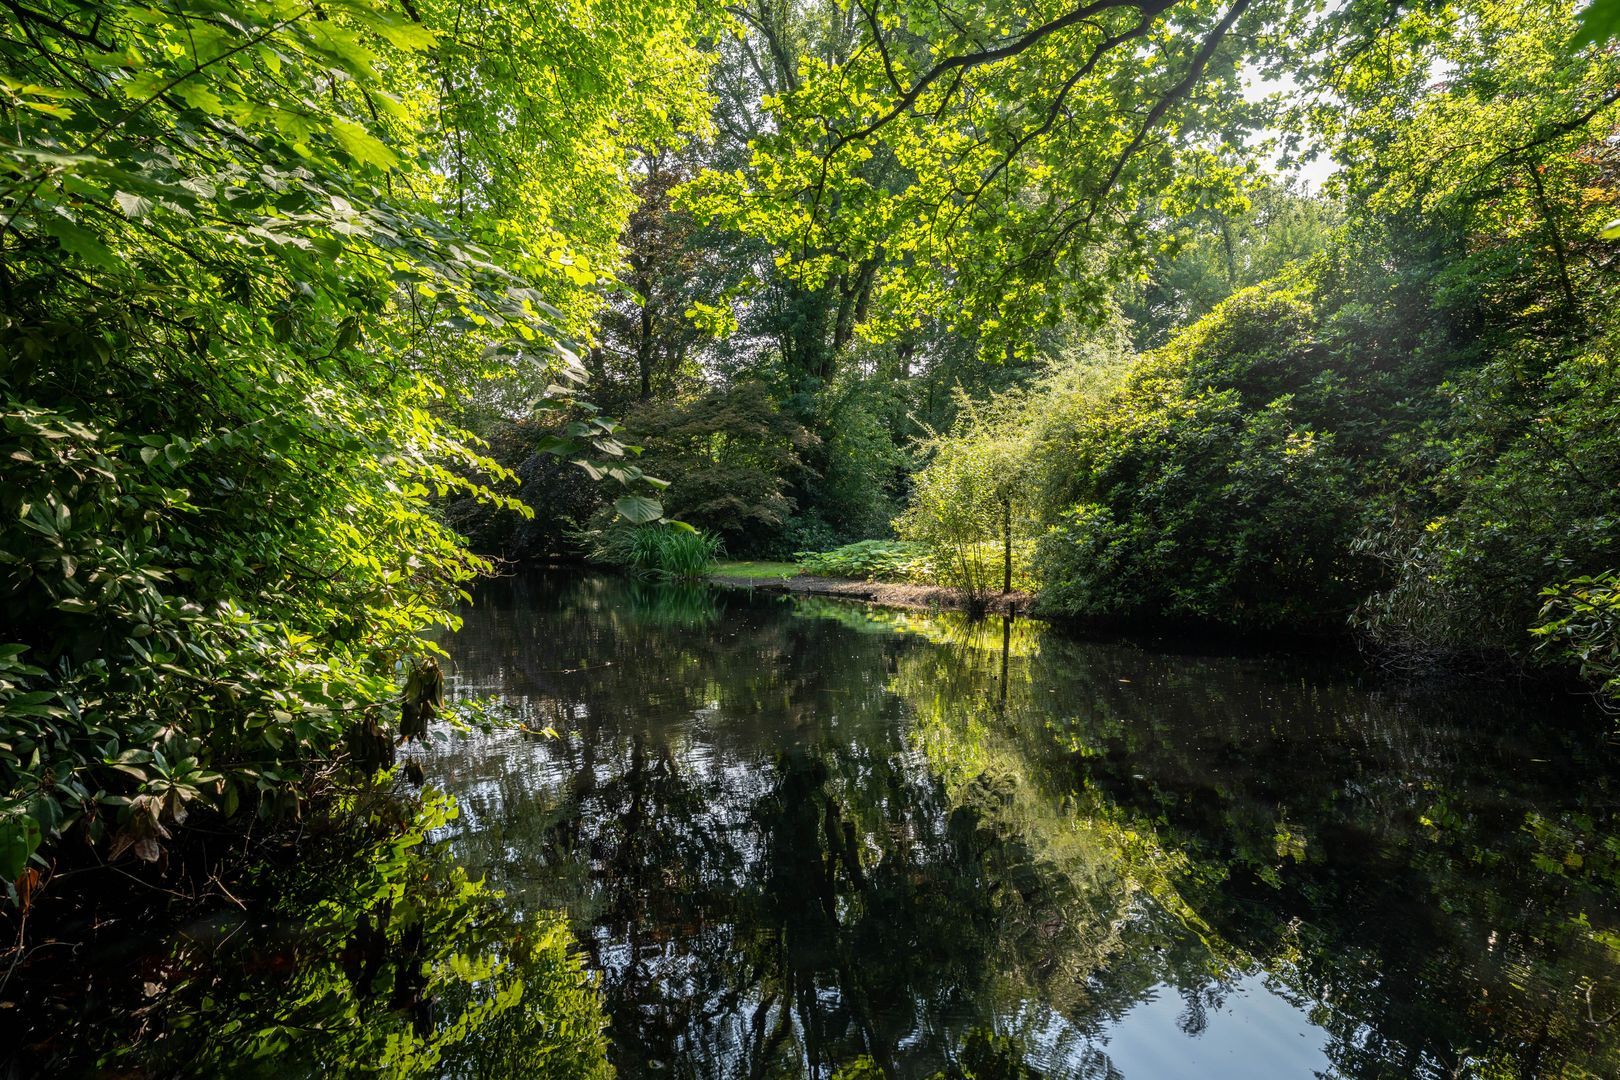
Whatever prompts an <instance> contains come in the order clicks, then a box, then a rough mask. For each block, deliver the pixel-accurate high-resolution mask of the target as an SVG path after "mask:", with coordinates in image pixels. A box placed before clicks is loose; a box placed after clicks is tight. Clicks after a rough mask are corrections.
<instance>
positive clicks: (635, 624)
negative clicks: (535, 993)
mask: <svg viewBox="0 0 1620 1080" xmlns="http://www.w3.org/2000/svg"><path fill="white" fill-rule="evenodd" d="M704 595H705V596H706V597H707V598H708V606H705V604H703V603H700V602H697V601H694V600H693V599H692V598H690V597H686V598H678V599H663V598H661V595H660V593H659V591H658V590H657V589H655V588H649V587H641V588H640V589H639V590H636V591H633V592H626V591H625V589H624V587H623V585H622V583H615V582H610V581H603V580H600V579H585V580H582V581H576V582H573V583H568V584H566V585H565V584H562V583H560V582H559V581H558V580H557V579H555V578H551V579H540V580H538V581H518V582H514V583H511V584H510V585H508V586H507V588H506V591H505V592H504V593H497V594H495V595H492V596H489V597H486V598H485V604H484V607H483V609H482V610H481V611H480V612H479V613H478V614H477V616H476V618H475V619H473V620H471V621H470V622H469V626H468V630H467V631H466V632H465V633H464V634H463V635H462V636H461V637H459V638H458V639H457V640H456V642H455V646H456V647H455V650H454V651H455V653H456V655H457V657H458V660H459V661H460V673H461V677H462V685H463V687H464V688H465V690H466V692H468V693H477V692H484V690H485V689H498V690H500V691H501V692H504V693H505V694H506V695H507V696H508V698H509V704H510V705H511V706H512V708H513V709H514V711H516V712H518V713H519V714H520V715H524V716H527V717H529V718H530V721H531V726H536V727H538V726H544V725H545V724H547V723H549V724H552V725H553V726H555V727H556V728H557V729H558V730H559V731H560V732H562V734H563V737H562V738H561V739H560V740H558V741H546V740H540V739H535V738H532V737H519V736H511V735H506V736H498V737H481V738H474V739H473V740H471V741H470V742H468V743H466V744H459V745H455V746H452V747H451V748H449V749H448V750H447V751H442V752H440V753H439V755H438V761H437V763H436V765H435V771H436V773H437V774H438V775H441V776H443V777H445V778H446V779H447V782H448V783H449V784H450V786H451V787H452V789H453V790H455V791H456V792H457V793H458V795H459V797H460V798H461V799H462V802H463V804H464V806H465V807H466V808H467V811H468V813H467V827H466V829H465V830H464V831H463V833H462V834H461V835H460V839H459V844H460V847H461V849H462V851H463V853H464V854H465V856H466V857H467V858H468V859H469V860H470V861H471V862H472V863H473V865H474V867H475V869H476V868H477V867H480V866H481V867H482V868H483V869H484V870H485V871H487V872H488V873H489V874H490V875H491V876H492V878H493V879H494V880H495V882H496V883H497V884H498V885H499V886H500V887H502V888H505V889H507V890H508V891H509V893H510V894H511V896H512V901H513V902H514V903H516V904H521V905H524V906H525V907H527V908H532V909H535V910H538V909H541V908H544V907H547V906H552V905H555V904H556V903H558V902H563V903H565V904H566V905H567V906H568V908H569V910H570V911H571V913H572V915H573V917H574V919H575V923H576V926H577V927H578V928H579V934H580V937H581V939H582V940H583V941H584V942H585V944H586V947H587V949H588V950H589V953H590V958H591V961H592V966H593V967H595V968H596V969H597V970H599V971H600V972H601V973H602V976H603V990H604V993H605V996H606V1000H607V1004H608V1010H609V1012H610V1014H611V1015H612V1016H613V1018H614V1026H613V1031H614V1036H615V1040H616V1049H615V1056H616V1058H617V1059H618V1061H619V1062H620V1064H621V1065H622V1066H624V1067H625V1071H626V1073H627V1074H628V1075H641V1074H643V1073H646V1074H648V1075H671V1076H694V1077H695V1076H761V1077H766V1076H770V1077H775V1076H783V1077H787V1076H801V1075H804V1074H805V1073H806V1072H807V1071H808V1072H810V1073H813V1074H819V1075H830V1074H831V1073H833V1072H834V1071H836V1070H837V1069H838V1068H839V1067H846V1066H849V1065H850V1063H851V1062H855V1061H858V1060H862V1059H869V1060H870V1062H871V1066H872V1068H874V1069H877V1070H878V1071H879V1073H881V1074H887V1075H898V1076H907V1077H927V1076H931V1075H933V1074H934V1073H935V1072H936V1071H939V1070H942V1069H949V1068H951V1067H953V1062H954V1063H955V1065H957V1066H963V1067H966V1065H967V1064H968V1063H969V1058H970V1057H971V1054H972V1053H974V1052H975V1051H974V1050H973V1047H975V1046H981V1047H982V1046H988V1045H990V1044H989V1043H986V1042H985V1041H984V1040H985V1039H987V1038H989V1035H988V1034H987V1033H988V1032H991V1031H993V1032H995V1033H997V1037H998V1038H1003V1039H1010V1040H1011V1044H1012V1045H1013V1046H1015V1047H1018V1048H1020V1050H1019V1053H1018V1054H1015V1055H1014V1057H1019V1056H1021V1057H1022V1058H1024V1059H1025V1060H1026V1061H1027V1062H1028V1063H1030V1064H1032V1065H1035V1066H1038V1067H1039V1068H1040V1069H1041V1070H1043V1071H1044V1072H1046V1073H1048V1074H1049V1075H1053V1076H1085V1077H1092V1076H1096V1077H1104V1076H1108V1075H1111V1072H1112V1071H1113V1069H1114V1066H1113V1064H1112V1063H1111V1061H1110V1060H1109V1056H1108V1044H1107V1039H1108V1037H1109V1034H1110V1031H1111V1028H1112V1025H1114V1024H1115V1023H1117V1022H1118V1021H1119V1020H1120V1019H1121V1018H1122V1017H1124V1016H1125V1015H1126V1014H1127V1013H1129V1012H1131V1011H1132V1010H1133V1009H1134V1008H1136V1007H1137V1006H1138V1005H1139V1004H1140V1003H1141V1002H1143V1001H1145V1000H1147V999H1148V998H1149V997H1151V996H1153V995H1154V994H1159V995H1162V994H1164V993H1165V992H1167V991H1168V992H1174V993H1178V994H1180V996H1181V1000H1182V1009H1181V1015H1180V1018H1179V1021H1178V1022H1179V1024H1180V1026H1181V1028H1182V1030H1183V1031H1185V1032H1187V1033H1189V1034H1192V1033H1196V1032H1199V1031H1200V1030H1202V1029H1203V1027H1204V1026H1205V1025H1206V1024H1210V1023H1219V1021H1218V1020H1212V1019H1211V1018H1212V1017H1213V1016H1214V1014H1215V1013H1217V1012H1218V1011H1219V1010H1220V1009H1221V1008H1222V1007H1223V1004H1224V1001H1225V997H1226V995H1228V994H1230V993H1232V992H1233V989H1234V987H1236V986H1238V985H1239V983H1240V982H1241V981H1242V980H1246V979H1247V980H1255V979H1260V980H1263V981H1264V984H1265V985H1266V986H1268V987H1270V988H1271V989H1272V991H1273V992H1275V993H1276V994H1278V995H1280V996H1281V997H1282V998H1283V999H1285V1000H1287V1001H1292V1002H1294V1003H1296V1004H1297V1005H1298V1006H1299V1007H1300V1008H1301V1009H1303V1010H1307V1011H1308V1012H1309V1015H1310V1018H1311V1021H1312V1022H1313V1023H1314V1024H1316V1025H1317V1026H1319V1027H1320V1028H1321V1029H1323V1031H1324V1032H1325V1035H1324V1036H1323V1038H1324V1039H1325V1040H1326V1041H1327V1043H1328V1046H1327V1053H1328V1054H1329V1056H1330V1058H1331V1060H1332V1062H1333V1065H1334V1067H1335V1070H1336V1071H1337V1072H1338V1073H1339V1074H1341V1075H1346V1076H1382V1075H1407V1074H1416V1075H1449V1074H1452V1073H1456V1074H1459V1075H1469V1074H1470V1070H1475V1069H1477V1068H1483V1066H1482V1065H1479V1064H1478V1063H1481V1062H1486V1061H1495V1062H1497V1063H1498V1065H1500V1066H1501V1068H1503V1069H1505V1070H1507V1072H1508V1073H1509V1074H1515V1073H1536V1072H1538V1071H1539V1072H1553V1073H1557V1072H1558V1071H1559V1069H1560V1068H1563V1067H1564V1065H1565V1064H1566V1063H1571V1062H1573V1063H1579V1065H1581V1066H1584V1067H1586V1068H1591V1069H1594V1070H1596V1071H1598V1072H1600V1073H1601V1072H1612V1071H1613V1070H1611V1069H1610V1066H1611V1065H1612V1064H1613V1061H1612V1050H1611V1049H1610V1046H1611V1043H1612V1041H1613V1035H1612V1033H1611V1032H1609V1031H1608V1030H1607V1029H1602V1028H1595V1027H1593V1026H1592V1025H1590V1024H1588V1023H1587V1022H1586V1021H1585V1019H1584V1015H1585V1013H1584V1007H1582V1008H1581V1009H1577V1007H1576V1005H1577V1002H1576V1000H1575V994H1576V991H1577V990H1578V989H1579V987H1578V985H1577V982H1576V980H1577V979H1578V978H1579V977H1581V976H1583V975H1588V976H1591V977H1593V978H1594V979H1596V980H1597V981H1598V983H1599V986H1598V990H1597V992H1596V996H1595V1001H1596V1002H1597V1004H1598V1006H1599V1009H1600V1011H1599V1015H1600V1016H1601V1015H1602V1013H1603V1012H1606V1011H1612V1005H1610V1006H1608V1007H1607V1008H1604V1007H1603V1006H1604V1005H1605V1003H1606V1002H1608V1001H1609V1000H1610V999H1612V997H1613V992H1612V990H1610V989H1609V986H1610V985H1611V984H1610V983H1609V982H1608V981H1607V980H1609V978H1610V976H1611V975H1612V972H1613V968H1612V965H1611V964H1610V962H1609V960H1608V959H1607V957H1606V956H1605V955H1603V953H1602V951H1601V950H1600V949H1599V948H1598V947H1597V946H1596V945H1594V944H1593V943H1592V942H1591V939H1590V938H1589V936H1588V935H1587V934H1586V932H1585V931H1584V930H1582V929H1580V928H1579V927H1578V926H1576V925H1575V924H1574V923H1573V922H1572V921H1571V918H1572V917H1573V916H1575V915H1578V914H1580V913H1582V912H1586V913H1587V914H1588V916H1589V917H1590V919H1591V920H1592V922H1593V923H1594V925H1595V926H1598V927H1599V928H1602V927H1612V926H1613V925H1614V923H1615V920H1614V918H1613V911H1614V907H1613V904H1612V902H1611V900H1610V893H1609V890H1608V888H1607V886H1606V885H1603V883H1602V882H1601V881H1600V880H1598V879H1599V877H1600V875H1601V874H1602V873H1606V872H1609V871H1608V870H1606V869H1603V865H1604V864H1601V863H1600V861H1599V860H1598V859H1597V857H1596V854H1595V852H1596V851H1597V850H1598V849H1600V848H1601V845H1599V844H1597V843H1596V842H1595V841H1596V838H1598V837H1600V836H1601V835H1608V831H1607V826H1608V821H1607V817H1606V815H1607V813H1608V812H1607V811H1605V810H1604V809H1603V808H1602V807H1600V806H1598V805H1595V804H1593V803H1594V800H1593V799H1591V798H1589V799H1588V800H1587V803H1586V804H1583V803H1582V801H1581V800H1580V799H1579V798H1578V797H1577V795H1576V794H1575V793H1576V792H1577V791H1583V790H1584V791H1587V792H1597V793H1599V796H1601V793H1603V792H1605V791H1606V790H1607V786H1606V783H1607V782H1606V781H1605V780H1604V779H1603V777H1602V775H1601V767H1602V762H1601V761H1600V760H1598V759H1597V758H1595V757H1594V755H1593V754H1592V753H1591V752H1590V751H1589V750H1588V749H1585V748H1583V747H1582V746H1581V745H1579V744H1578V740H1576V738H1575V737H1574V736H1573V735H1566V734H1560V733H1551V734H1533V733H1529V732H1526V731H1522V730H1517V729H1516V728H1515V726H1514V725H1515V721H1517V720H1519V718H1520V717H1522V711H1521V712H1519V713H1514V712H1513V710H1511V709H1498V710H1496V712H1495V713H1492V711H1491V710H1490V709H1485V708H1481V707H1478V703H1475V702H1450V703H1447V702H1421V703H1412V702H1409V701H1395V700H1390V699H1386V698H1383V697H1380V696H1378V695H1376V694H1369V693H1367V692H1365V691H1363V690H1359V689H1357V688H1355V687H1353V686H1349V685H1345V684H1343V683H1341V682H1335V681H1333V680H1332V679H1330V678H1325V677H1323V676H1322V675H1321V674H1320V673H1317V672H1311V671H1305V670H1302V671H1289V672H1282V673H1279V672H1278V671H1277V670H1276V668H1277V666H1278V664H1277V661H1275V660H1274V659H1272V660H1268V661H1265V662H1263V663H1262V662H1259V661H1244V660H1233V659H1209V660H1199V659H1196V658H1189V657H1185V656H1167V655H1159V654H1155V653H1152V652H1149V651H1145V650H1139V649H1131V648H1122V647H1118V646H1095V645H1087V644H1083V643H1077V642H1072V641H1063V640H1061V639H1058V638H1055V637H1051V636H1048V635H1045V634H1044V633H1043V632H1041V631H1040V630H1038V629H1037V628H1036V627H1035V626H1034V624H1029V623H1014V624H1011V625H1007V624H1003V623H1001V622H999V621H990V622H987V623H978V624H969V623H965V622H961V621H958V620H952V619H939V618H929V617H926V616H916V615H900V614H897V613H871V612H867V611H865V610H863V609H860V608H855V607H851V606H849V605H834V604H828V603H811V604H799V605H797V606H795V605H790V604H789V603H788V602H786V601H773V600H767V599H750V598H746V597H739V596H735V595H728V594H717V593H707V594H704ZM795 614H797V616H798V617H795ZM1004 645H1005V648H1003V646H1004ZM1493 715H1494V716H1499V717H1500V718H1501V719H1500V720H1497V719H1493V718H1492V717H1493ZM537 721H543V722H537ZM1519 727H1521V728H1522V727H1523V725H1522V721H1521V722H1520V723H1519ZM1535 758H1543V759H1546V760H1547V761H1549V762H1558V763H1561V764H1560V765H1558V766H1556V768H1559V769H1562V770H1564V771H1563V772H1557V773H1553V772H1544V773H1542V774H1539V775H1538V774H1537V773H1536V772H1535V768H1536V767H1535V766H1534V765H1531V766H1530V767H1529V768H1527V767H1526V765H1527V762H1530V761H1531V759H1535ZM1545 768H1547V769H1549V770H1550V769H1553V768H1555V766H1551V765H1548V766H1545ZM1571 769H1573V770H1576V772H1578V773H1579V775H1570V774H1569V771H1568V770H1571ZM1531 813H1534V814H1535V815H1537V816H1536V817H1534V818H1533V819H1532V820H1534V821H1536V822H1539V823H1540V824H1538V826H1537V829H1536V831H1527V830H1526V829H1525V828H1524V825H1525V822H1526V817H1527V814H1531ZM1582 815H1585V818H1583V817H1582ZM1588 818H1589V819H1590V820H1586V819H1588ZM1425 822H1427V824H1426V823H1425ZM1583 845H1584V847H1583ZM1576 849H1581V850H1584V851H1585V852H1586V855H1585V857H1586V860H1587V861H1586V862H1585V863H1584V864H1583V865H1584V867H1585V869H1584V870H1583V871H1581V872H1579V873H1577V872H1575V871H1573V870H1570V869H1569V867H1568V865H1567V857H1568V856H1569V855H1570V852H1571V851H1575V850H1576ZM1538 859H1539V862H1538V861H1537V860H1538ZM1548 864H1550V865H1551V866H1552V867H1553V870H1549V869H1548V868H1547V865H1548ZM1599 886H1602V887H1599ZM975 1040H977V1041H975ZM997 1045H1000V1044H999V1043H998V1044H997ZM1003 1057H1005V1055H1003ZM1010 1060H1012V1059H1011V1058H1007V1059H1006V1060H1005V1061H1003V1065H1005V1064H1006V1061H1010ZM996 1068H1002V1066H996ZM1570 1068H1571V1069H1573V1068H1575V1066H1574V1065H1571V1066H1570ZM1003 1072H1005V1069H1003ZM983 1074H984V1072H983V1070H981V1075H983ZM990 1074H994V1075H1000V1074H997V1073H995V1071H994V1069H991V1070H990ZM1006 1075H1012V1073H1010V1072H1008V1073H1006Z"/></svg>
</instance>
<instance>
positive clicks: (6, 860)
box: [0, 813, 43, 882]
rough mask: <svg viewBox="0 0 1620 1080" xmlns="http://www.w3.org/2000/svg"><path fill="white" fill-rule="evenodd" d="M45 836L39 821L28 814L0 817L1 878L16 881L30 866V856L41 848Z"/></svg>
mask: <svg viewBox="0 0 1620 1080" xmlns="http://www.w3.org/2000/svg"><path fill="white" fill-rule="evenodd" d="M42 836H43V833H42V831H41V830H40V827H39V822H37V821H35V820H34V819H33V818H32V817H30V816H28V815H27V814H17V813H13V814H8V815H6V816H5V817H4V818H0V879H4V880H5V881H8V882H10V881H16V880H17V878H18V877H20V876H21V875H22V872H23V871H24V870H25V869H27V868H28V857H29V856H30V855H32V854H33V853H34V852H35V851H37V850H39V842H40V839H41V837H42Z"/></svg>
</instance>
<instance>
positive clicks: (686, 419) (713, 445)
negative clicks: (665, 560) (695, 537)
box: [625, 382, 814, 542]
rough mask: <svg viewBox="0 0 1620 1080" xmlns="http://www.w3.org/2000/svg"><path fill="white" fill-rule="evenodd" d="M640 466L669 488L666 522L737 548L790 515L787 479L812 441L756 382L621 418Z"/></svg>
mask: <svg viewBox="0 0 1620 1080" xmlns="http://www.w3.org/2000/svg"><path fill="white" fill-rule="evenodd" d="M625 430H626V431H627V433H628V436H629V440H630V441H631V442H634V443H636V444H638V445H640V446H641V447H642V448H643V451H642V455H641V459H640V461H641V465H642V467H643V468H645V469H646V470H647V472H649V473H651V474H652V475H654V476H657V477H660V478H661V479H663V480H666V481H668V482H669V486H668V487H667V488H665V489H664V492H663V503H664V506H665V508H666V509H667V511H668V513H669V515H670V516H671V517H674V518H679V519H680V520H682V521H689V522H691V523H692V524H693V525H696V526H698V527H700V528H704V529H708V530H710V531H711V532H714V533H717V534H720V535H722V536H724V537H726V538H728V540H732V541H739V542H743V541H746V540H747V538H749V537H751V536H754V535H756V534H759V533H762V532H769V531H771V530H773V529H776V528H778V527H780V526H781V524H782V522H783V521H784V520H785V519H786V517H787V516H788V514H789V513H791V511H792V510H793V505H794V504H793V500H792V499H791V498H790V497H789V496H788V494H787V491H788V485H789V474H790V473H791V472H793V471H794V470H795V469H797V468H798V466H799V454H800V452H801V451H802V450H803V449H804V448H805V447H807V446H809V445H810V444H811V443H812V442H813V441H814V436H812V435H811V434H810V433H809V432H808V431H806V430H805V429H804V427H803V426H802V425H801V424H799V423H798V422H797V421H796V420H794V419H793V418H792V417H791V416H789V415H787V414H786V413H785V412H783V411H782V409H781V408H780V407H778V405H777V404H776V402H774V401H773V400H772V399H771V396H770V394H769V393H768V391H767V390H766V388H765V387H764V385H762V384H761V383H758V382H743V383H738V384H737V385H734V386H727V387H717V388H714V389H711V390H709V391H706V392H705V393H703V394H700V395H698V396H696V397H693V398H688V399H685V400H681V401H675V402H667V403H666V402H655V403H652V404H648V405H646V406H644V407H642V408H641V409H639V410H637V411H636V412H635V413H632V414H631V415H630V416H627V417H626V418H625Z"/></svg>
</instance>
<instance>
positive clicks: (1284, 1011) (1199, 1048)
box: [1040, 975, 1329, 1080]
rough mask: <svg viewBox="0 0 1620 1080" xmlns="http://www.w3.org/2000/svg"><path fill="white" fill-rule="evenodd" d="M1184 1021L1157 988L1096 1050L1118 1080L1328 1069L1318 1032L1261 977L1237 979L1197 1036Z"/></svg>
mask: <svg viewBox="0 0 1620 1080" xmlns="http://www.w3.org/2000/svg"><path fill="white" fill-rule="evenodd" d="M1186 1020H1187V1003H1186V1002H1185V1001H1183V1000H1182V998H1181V997H1180V995H1178V994H1177V993H1176V991H1175V989H1174V988H1173V987H1168V986H1159V987H1156V988H1154V990H1153V991H1152V993H1151V994H1150V995H1149V996H1148V997H1147V998H1145V999H1144V1000H1143V1001H1142V1002H1141V1003H1140V1004H1138V1005H1137V1006H1136V1007H1135V1008H1133V1009H1131V1011H1130V1012H1128V1013H1126V1014H1125V1016H1124V1017H1123V1018H1121V1019H1120V1020H1119V1021H1118V1022H1117V1023H1115V1024H1114V1025H1113V1026H1112V1027H1110V1028H1109V1030H1108V1033H1107V1042H1106V1044H1105V1045H1104V1046H1103V1048H1102V1049H1103V1050H1104V1052H1105V1053H1107V1055H1108V1058H1109V1060H1110V1061H1112V1062H1113V1065H1114V1068H1116V1069H1117V1070H1119V1072H1120V1074H1121V1075H1122V1076H1124V1077H1125V1080H1181V1078H1186V1080H1198V1078H1203V1080H1217V1078H1222V1077H1231V1078H1233V1080H1238V1078H1243V1080H1269V1078H1272V1077H1275V1078H1276V1080H1284V1078H1286V1080H1298V1078H1301V1077H1311V1076H1316V1075H1318V1074H1319V1073H1322V1072H1324V1071H1326V1070H1327V1068H1328V1064H1329V1063H1328V1057H1327V1054H1326V1053H1324V1052H1323V1049H1322V1046H1323V1043H1324V1042H1325V1041H1326V1036H1325V1035H1324V1033H1323V1032H1322V1031H1320V1030H1319V1029H1317V1028H1315V1027H1313V1026H1312V1025H1311V1023H1310V1020H1309V1018H1308V1017H1307V1016H1306V1014H1305V1011H1304V1010H1302V1009H1300V1008H1299V1007H1298V1006H1296V1005H1294V1004H1292V1003H1290V1002H1289V1001H1288V1000H1287V999H1286V998H1284V997H1282V996H1281V995H1279V994H1276V993H1274V992H1273V991H1272V990H1270V989H1269V988H1268V987H1267V986H1266V983H1265V980H1264V978H1262V977H1261V976H1258V975H1249V976H1244V977H1241V978H1239V979H1237V980H1236V981H1235V983H1234V984H1233V986H1232V987H1231V989H1230V991H1229V992H1228V994H1227V997H1226V1000H1225V1001H1224V1002H1223V1003H1222V1004H1221V1005H1219V1006H1217V1007H1214V1008H1208V1009H1206V1010H1205V1012H1204V1016H1203V1017H1202V1020H1203V1028H1202V1030H1201V1031H1198V1032H1197V1033H1196V1034H1188V1033H1187V1031H1186V1030H1185V1029H1186V1027H1187V1024H1186ZM1040 1064H1041V1065H1043V1066H1048V1067H1049V1066H1050V1065H1051V1064H1053V1063H1051V1062H1046V1061H1042V1062H1041V1063H1040ZM1053 1073H1054V1075H1059V1073H1058V1071H1057V1070H1053Z"/></svg>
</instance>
